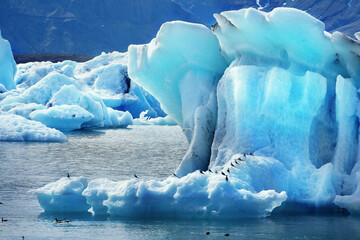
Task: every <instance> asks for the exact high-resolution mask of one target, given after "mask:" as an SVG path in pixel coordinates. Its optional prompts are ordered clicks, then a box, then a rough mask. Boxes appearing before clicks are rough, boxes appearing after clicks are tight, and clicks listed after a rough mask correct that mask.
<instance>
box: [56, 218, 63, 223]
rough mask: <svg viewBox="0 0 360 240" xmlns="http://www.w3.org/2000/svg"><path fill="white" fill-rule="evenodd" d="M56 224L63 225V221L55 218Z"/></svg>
mask: <svg viewBox="0 0 360 240" xmlns="http://www.w3.org/2000/svg"><path fill="white" fill-rule="evenodd" d="M55 222H56V223H62V222H63V220H60V219H57V218H55Z"/></svg>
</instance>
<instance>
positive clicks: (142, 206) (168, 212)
mask: <svg viewBox="0 0 360 240" xmlns="http://www.w3.org/2000/svg"><path fill="white" fill-rule="evenodd" d="M229 179H230V180H229V181H226V180H225V177H224V176H223V175H221V174H211V173H210V172H207V173H205V174H204V175H203V174H200V172H198V171H197V172H194V173H191V174H189V175H187V176H186V177H184V178H181V179H178V178H175V177H169V178H167V179H166V180H164V181H138V180H130V181H123V182H112V181H109V180H104V179H98V180H94V181H91V182H90V183H89V186H88V187H87V188H86V189H85V191H84V192H83V195H84V196H85V197H86V198H87V202H88V203H89V204H91V206H92V208H93V210H94V212H95V214H98V215H101V214H110V215H117V216H124V217H140V218H143V217H147V218H153V217H190V218H200V219H207V218H229V219H234V218H242V217H265V216H268V215H269V213H270V212H271V211H272V210H273V209H274V208H275V207H277V206H279V205H280V204H281V203H282V202H283V201H285V200H286V193H285V192H281V193H276V192H275V191H274V190H264V191H261V192H259V193H253V192H252V191H249V190H245V189H239V188H238V186H237V185H239V181H241V180H239V179H237V178H236V177H234V178H232V177H231V176H230V177H229Z"/></svg>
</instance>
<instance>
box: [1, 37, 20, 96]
mask: <svg viewBox="0 0 360 240" xmlns="http://www.w3.org/2000/svg"><path fill="white" fill-rule="evenodd" d="M16 70H17V68H16V63H15V60H14V57H13V55H12V51H11V46H10V43H9V42H8V41H7V40H5V39H3V38H2V36H1V31H0V84H2V85H3V86H4V87H5V88H6V89H7V90H11V89H15V88H16V85H15V81H14V77H15V74H16Z"/></svg>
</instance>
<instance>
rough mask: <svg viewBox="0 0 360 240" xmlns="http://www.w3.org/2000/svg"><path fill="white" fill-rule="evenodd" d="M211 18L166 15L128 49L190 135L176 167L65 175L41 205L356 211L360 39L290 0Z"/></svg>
mask: <svg viewBox="0 0 360 240" xmlns="http://www.w3.org/2000/svg"><path fill="white" fill-rule="evenodd" d="M215 18H216V20H217V24H216V25H214V26H213V27H212V31H211V30H209V29H208V28H206V27H205V26H202V25H199V24H190V23H185V22H179V21H175V22H169V23H165V24H163V26H162V27H161V28H160V30H159V32H158V34H157V36H156V38H155V39H153V40H152V41H151V42H150V43H149V44H146V45H132V46H130V47H129V50H128V56H129V63H128V64H129V65H128V66H129V68H128V73H129V77H130V78H131V79H132V80H134V81H135V82H136V83H137V84H139V85H141V86H142V87H144V88H145V89H146V90H147V91H149V92H150V93H151V94H152V95H153V96H155V97H156V98H157V99H158V100H159V101H160V102H161V104H162V106H163V107H164V110H165V111H166V112H167V113H168V114H169V115H170V116H171V117H172V118H173V119H174V120H175V121H176V122H177V123H178V124H179V125H180V126H181V127H182V128H183V131H184V134H185V135H186V137H187V139H188V141H189V143H190V147H189V149H188V151H187V153H186V155H185V156H184V158H183V160H182V162H181V164H180V166H179V167H178V168H177V170H176V175H177V176H178V177H175V176H170V177H168V178H167V179H164V180H163V181H141V180H128V181H122V182H113V181H110V180H104V179H97V180H93V181H90V182H89V183H88V184H87V185H86V186H85V187H84V188H83V189H82V191H72V190H71V189H74V185H73V184H72V182H73V181H75V182H79V181H80V180H81V179H76V178H71V179H66V178H65V179H61V180H59V181H58V182H55V183H52V184H53V185H51V186H52V187H49V186H45V187H43V188H41V189H38V190H36V191H35V192H36V193H37V195H38V197H39V202H40V204H41V206H42V207H43V208H44V209H45V210H46V211H54V210H56V208H54V207H52V206H51V207H49V202H47V201H42V200H43V199H51V197H53V195H62V194H63V193H64V192H68V193H69V195H70V196H73V197H74V198H75V200H74V201H76V202H79V201H78V200H77V199H78V197H79V196H81V197H82V198H83V199H84V200H86V201H82V203H83V205H81V206H80V207H79V209H84V208H90V207H91V208H92V210H93V212H94V213H95V214H100V215H101V214H110V215H119V216H124V217H154V216H156V217H191V218H241V217H265V216H268V215H270V214H271V212H272V211H273V210H274V209H275V208H277V207H279V206H281V205H282V206H281V208H280V210H281V211H292V210H294V209H297V210H298V209H299V207H298V206H302V207H301V209H302V210H303V211H306V210H309V209H312V210H319V209H332V210H336V209H338V208H346V209H347V210H348V211H349V212H350V213H351V214H357V213H360V208H359V206H360V204H359V203H360V197H359V196H360V195H359V192H360V190H359V189H360V186H359V175H360V170H359V169H360V161H359V151H358V149H359V108H358V106H359V87H360V86H359V82H360V81H359V77H360V58H359V54H360V45H359V42H358V41H355V40H352V39H350V38H349V37H347V36H345V35H343V34H342V33H339V32H334V33H333V34H330V33H328V32H325V31H324V29H325V28H324V24H323V23H322V22H320V21H318V20H317V19H315V18H313V17H311V16H310V15H308V14H307V13H305V12H302V11H299V10H296V9H288V8H277V9H274V10H273V11H272V12H270V13H264V12H261V11H259V10H256V9H252V8H250V9H243V10H238V11H228V12H223V13H221V14H215ZM250 153H251V154H250ZM169 175H170V174H169ZM81 181H83V180H81ZM75 185H76V184H75ZM49 189H61V191H58V192H55V191H52V190H51V191H50V190H49ZM67 190H69V191H67ZM70 198H71V197H69V196H67V198H66V199H64V201H68V200H69V199H70ZM84 204H87V205H84ZM60 205H64V204H60ZM294 206H295V207H294ZM71 209H73V208H71Z"/></svg>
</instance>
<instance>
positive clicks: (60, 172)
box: [0, 126, 360, 240]
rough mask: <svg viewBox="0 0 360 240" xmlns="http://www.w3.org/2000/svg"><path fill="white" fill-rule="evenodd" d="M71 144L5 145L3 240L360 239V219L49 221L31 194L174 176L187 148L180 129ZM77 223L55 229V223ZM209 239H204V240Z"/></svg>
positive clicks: (87, 136)
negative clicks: (73, 179) (68, 182)
mask: <svg viewBox="0 0 360 240" xmlns="http://www.w3.org/2000/svg"><path fill="white" fill-rule="evenodd" d="M68 138H69V142H67V143H10V142H0V164H1V165H0V202H3V203H4V204H2V205H0V218H1V217H4V218H6V219H8V221H7V222H1V221H0V239H1V240H2V239H22V236H24V237H25V239H219V238H221V239H359V238H360V218H355V217H351V216H341V215H340V216H339V215H337V216H334V215H330V216H324V215H312V216H305V215H302V216H298V215H295V216H294V215H293V216H289V215H279V216H273V217H270V218H265V219H243V220H240V221H206V220H201V221H200V220H196V221H195V220H129V219H121V218H114V217H110V218H108V217H93V216H92V215H91V214H90V213H89V214H83V215H61V214H55V215H54V214H45V213H43V211H42V209H41V208H40V206H39V204H38V202H37V199H36V197H35V196H34V195H32V194H30V193H28V191H29V190H31V189H36V188H39V187H42V186H44V185H45V184H47V183H49V182H52V181H56V180H58V179H59V178H61V177H64V176H66V174H67V173H70V174H71V175H72V176H85V177H87V178H88V180H92V179H96V178H108V179H110V180H115V181H117V180H124V179H129V178H132V177H133V174H134V173H136V174H137V175H138V176H139V177H141V178H143V179H163V178H166V177H167V176H169V175H171V174H172V172H173V171H174V170H175V168H176V167H177V165H178V164H179V163H180V161H181V158H182V156H183V155H184V154H185V152H186V149H187V147H188V144H187V142H186V139H185V137H184V136H183V134H182V132H181V129H180V127H169V126H135V127H132V128H131V129H111V130H101V131H91V132H75V133H72V134H69V135H68ZM55 217H57V218H64V217H66V218H67V219H71V220H72V222H70V223H61V224H56V223H55V222H54V218H55ZM208 231H209V232H210V233H211V234H210V235H208V236H207V235H205V232H208ZM225 233H229V234H230V236H229V237H224V234H225Z"/></svg>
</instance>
